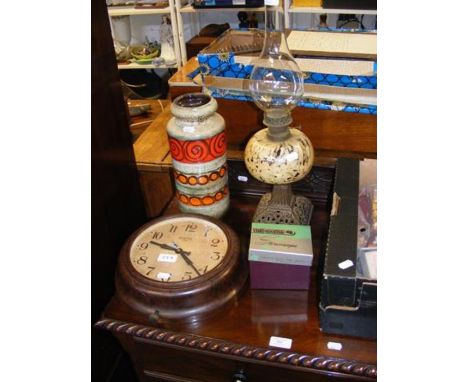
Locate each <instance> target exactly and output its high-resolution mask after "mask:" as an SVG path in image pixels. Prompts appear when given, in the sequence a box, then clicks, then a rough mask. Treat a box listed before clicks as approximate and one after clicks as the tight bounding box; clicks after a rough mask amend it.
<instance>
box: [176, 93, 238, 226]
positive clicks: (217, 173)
mask: <svg viewBox="0 0 468 382" xmlns="http://www.w3.org/2000/svg"><path fill="white" fill-rule="evenodd" d="M217 108H218V104H217V102H216V100H215V99H214V98H212V97H210V96H209V95H206V94H203V93H189V94H184V95H181V96H180V97H177V98H176V99H175V100H174V102H173V103H172V106H171V112H172V115H173V118H171V120H170V121H169V123H168V124H167V133H168V135H169V144H170V148H171V156H172V164H173V168H174V178H175V185H176V196H177V199H178V201H179V208H180V210H181V211H182V212H192V213H199V214H202V215H208V216H214V217H221V216H222V215H223V214H224V213H225V212H226V211H227V209H228V208H229V189H228V176H227V164H226V136H225V132H224V126H225V125H224V119H223V117H221V116H220V115H219V114H218V113H216V109H217Z"/></svg>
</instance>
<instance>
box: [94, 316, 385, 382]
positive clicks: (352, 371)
mask: <svg viewBox="0 0 468 382" xmlns="http://www.w3.org/2000/svg"><path fill="white" fill-rule="evenodd" d="M94 327H95V328H98V329H104V330H109V331H111V332H116V333H123V334H127V335H130V336H134V337H139V338H144V339H149V340H153V341H157V342H163V343H167V344H172V345H178V346H182V347H188V348H192V349H199V350H205V351H210V352H214V353H220V354H227V355H232V356H237V357H245V358H249V359H255V360H259V361H267V362H272V363H278V364H283V365H291V366H298V367H306V368H309V369H315V370H320V371H325V372H335V373H343V374H348V375H354V376H361V377H369V378H375V379H376V378H377V366H376V365H369V364H365V363H360V362H356V361H352V360H345V359H339V358H330V357H324V356H311V355H305V354H298V353H291V352H285V351H281V350H274V349H265V348H258V347H253V346H247V345H241V344H235V343H232V342H226V341H222V340H219V339H213V338H208V337H201V336H196V335H192V334H184V333H177V332H171V331H168V330H166V329H157V328H153V327H150V326H144V325H138V324H132V323H128V322H123V321H118V320H113V319H102V320H100V321H98V322H97V323H96V324H94Z"/></svg>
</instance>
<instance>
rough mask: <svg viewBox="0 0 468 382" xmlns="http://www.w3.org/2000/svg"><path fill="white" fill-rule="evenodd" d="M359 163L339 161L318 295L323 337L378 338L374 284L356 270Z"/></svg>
mask: <svg viewBox="0 0 468 382" xmlns="http://www.w3.org/2000/svg"><path fill="white" fill-rule="evenodd" d="M360 167H361V166H360V161H359V160H355V159H339V160H338V162H337V165H336V173H335V185H334V194H333V206H332V211H331V216H330V228H329V232H328V243H327V250H326V254H325V261H324V269H323V275H322V283H321V291H320V304H319V316H320V328H321V330H322V331H323V332H325V333H333V334H344V335H351V336H357V337H364V338H376V336H377V280H376V279H372V278H366V277H364V276H363V275H362V274H361V273H360V272H359V271H358V270H357V264H358V244H357V242H358V231H359V227H358V202H359V182H360V172H361V171H360Z"/></svg>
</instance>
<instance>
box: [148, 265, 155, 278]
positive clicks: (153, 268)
mask: <svg viewBox="0 0 468 382" xmlns="http://www.w3.org/2000/svg"><path fill="white" fill-rule="evenodd" d="M148 269H149V271H148V272H147V273H146V276H149V274H150V273H151V272H153V271H154V270H155V269H156V267H148Z"/></svg>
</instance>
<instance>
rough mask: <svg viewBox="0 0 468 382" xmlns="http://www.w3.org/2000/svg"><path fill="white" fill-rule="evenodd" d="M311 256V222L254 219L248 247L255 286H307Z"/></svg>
mask: <svg viewBox="0 0 468 382" xmlns="http://www.w3.org/2000/svg"><path fill="white" fill-rule="evenodd" d="M312 259H313V253H312V235H311V232H310V226H302V225H289V224H264V223H252V230H251V236H250V247H249V263H250V287H251V288H252V289H297V290H307V289H309V285H310V267H311V266H312Z"/></svg>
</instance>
